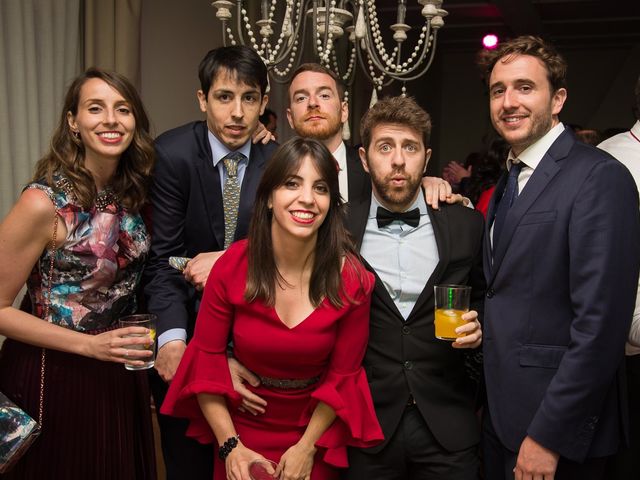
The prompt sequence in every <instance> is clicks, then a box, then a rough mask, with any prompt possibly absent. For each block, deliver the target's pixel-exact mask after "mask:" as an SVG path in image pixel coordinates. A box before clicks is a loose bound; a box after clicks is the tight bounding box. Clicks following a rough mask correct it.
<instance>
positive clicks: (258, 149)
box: [145, 121, 276, 337]
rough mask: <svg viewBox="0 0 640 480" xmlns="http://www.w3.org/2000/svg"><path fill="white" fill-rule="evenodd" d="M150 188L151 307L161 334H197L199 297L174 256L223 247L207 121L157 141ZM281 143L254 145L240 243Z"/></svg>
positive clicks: (217, 184)
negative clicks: (173, 264)
mask: <svg viewBox="0 0 640 480" xmlns="http://www.w3.org/2000/svg"><path fill="white" fill-rule="evenodd" d="M155 147H156V165H155V169H154V173H153V185H152V188H151V208H152V211H151V224H152V232H153V234H152V238H151V253H150V258H149V262H148V265H147V268H146V269H145V283H146V287H145V294H146V296H147V301H148V309H149V311H150V312H151V313H155V314H156V315H158V335H160V334H162V333H164V332H166V331H167V330H169V329H172V328H183V329H185V330H187V335H188V336H189V337H190V336H191V334H192V333H193V327H194V325H195V317H196V309H197V308H196V303H197V301H198V299H199V294H198V293H197V292H196V291H195V289H194V288H193V287H192V286H191V285H190V284H189V283H187V282H186V281H185V279H184V277H183V276H182V274H181V273H180V272H178V271H177V270H175V269H173V268H171V267H170V266H169V263H168V260H169V257H171V256H180V257H195V256H196V255H197V254H199V253H202V252H211V251H219V250H223V248H224V210H223V204H222V189H221V187H220V175H219V173H218V169H217V168H216V167H214V166H213V158H212V154H211V146H210V144H209V138H208V129H207V124H206V122H203V121H200V122H193V123H189V124H187V125H183V126H181V127H178V128H175V129H173V130H169V131H168V132H165V133H163V134H162V135H160V136H159V137H158V138H157V139H156V142H155ZM275 149H276V144H275V143H274V142H270V143H269V144H267V145H262V144H258V145H252V146H251V153H250V159H249V164H248V165H247V169H246V170H245V174H244V178H243V181H242V186H241V189H240V205H239V212H238V223H237V226H236V233H235V240H239V239H242V238H245V237H246V236H247V233H248V228H249V221H250V219H251V212H252V208H253V203H254V200H255V193H256V189H257V187H258V183H259V182H260V178H261V177H262V172H263V170H264V167H265V163H266V162H267V160H268V159H269V158H271V155H272V154H273V152H274V151H275Z"/></svg>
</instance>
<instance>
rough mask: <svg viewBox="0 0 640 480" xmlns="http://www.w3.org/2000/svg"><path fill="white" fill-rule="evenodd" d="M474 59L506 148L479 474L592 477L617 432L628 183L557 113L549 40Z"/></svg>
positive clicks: (621, 423) (635, 259)
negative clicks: (482, 73) (479, 62)
mask: <svg viewBox="0 0 640 480" xmlns="http://www.w3.org/2000/svg"><path fill="white" fill-rule="evenodd" d="M481 66H482V67H483V68H484V70H485V73H486V78H487V84H488V88H489V105H490V114H491V120H492V123H493V125H494V127H495V129H496V130H497V131H498V133H499V134H500V135H501V136H502V137H503V138H504V139H505V140H506V141H507V142H508V143H509V145H510V146H511V151H510V153H509V158H508V162H507V168H508V170H509V172H508V174H506V175H504V176H503V177H502V178H501V179H500V181H499V182H498V185H497V186H496V190H495V192H494V196H493V199H492V200H491V203H490V205H489V211H488V215H487V222H488V228H487V229H486V232H485V243H484V271H485V276H486V279H487V293H486V297H487V298H486V301H485V312H484V323H483V328H484V340H483V341H484V347H483V352H484V371H485V379H486V388H487V397H488V403H487V408H486V409H485V418H484V421H483V446H484V465H485V478H487V479H491V480H500V479H507V478H509V479H512V478H514V475H515V478H516V479H517V480H521V479H526V480H531V479H545V480H549V479H553V478H555V479H558V480H564V479H580V480H586V479H602V478H604V476H603V475H604V473H603V471H604V466H605V462H606V457H607V456H610V455H612V454H613V453H615V452H616V450H617V449H618V448H619V446H620V444H621V442H623V441H624V437H625V432H626V414H627V410H626V405H625V402H624V397H623V392H624V376H623V368H622V367H623V356H624V344H625V339H626V336H627V333H628V331H629V323H630V321H631V317H632V313H633V308H634V303H635V294H636V286H637V282H638V269H639V267H640V221H639V218H638V193H637V190H636V187H635V184H634V181H633V178H632V177H631V175H630V174H629V172H628V171H627V169H626V168H624V166H622V165H621V164H620V163H619V162H617V161H616V160H615V159H614V158H613V157H611V156H610V155H608V154H606V153H604V152H602V151H600V150H598V149H597V148H594V147H591V146H588V145H585V144H583V143H580V142H578V141H576V139H575V137H574V136H573V134H572V133H571V131H570V130H568V129H565V127H564V125H563V124H562V123H561V122H560V120H559V117H558V115H559V114H560V111H561V110H562V107H563V105H564V102H565V100H566V98H567V90H566V80H565V76H566V63H565V62H564V59H563V58H562V57H561V56H560V55H559V54H558V53H557V52H556V51H555V49H554V48H553V47H552V46H551V45H549V44H548V43H546V42H544V41H543V40H541V39H540V38H537V37H520V38H517V39H515V40H512V41H509V42H506V43H504V44H502V45H501V46H500V47H499V48H498V49H497V50H495V51H493V52H490V53H488V54H487V55H486V56H485V57H484V58H483V63H482V65H481Z"/></svg>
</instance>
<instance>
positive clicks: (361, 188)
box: [345, 145, 371, 198]
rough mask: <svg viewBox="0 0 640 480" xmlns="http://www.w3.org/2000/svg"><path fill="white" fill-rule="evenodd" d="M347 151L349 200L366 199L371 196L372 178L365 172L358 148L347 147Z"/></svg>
mask: <svg viewBox="0 0 640 480" xmlns="http://www.w3.org/2000/svg"><path fill="white" fill-rule="evenodd" d="M345 147H346V151H347V183H348V185H349V198H365V197H366V196H367V195H371V177H369V174H368V173H367V172H365V171H364V167H363V166H362V162H361V161H360V155H359V154H358V149H357V148H356V147H350V146H348V145H345Z"/></svg>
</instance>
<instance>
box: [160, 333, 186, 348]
mask: <svg viewBox="0 0 640 480" xmlns="http://www.w3.org/2000/svg"><path fill="white" fill-rule="evenodd" d="M174 340H182V341H183V342H184V343H187V331H186V330H185V329H184V328H172V329H171V330H167V331H166V332H164V333H163V334H162V335H160V336H159V337H158V349H160V348H162V347H163V346H164V345H165V344H167V343H169V342H173V341H174Z"/></svg>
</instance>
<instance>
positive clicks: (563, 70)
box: [477, 35, 567, 92]
mask: <svg viewBox="0 0 640 480" xmlns="http://www.w3.org/2000/svg"><path fill="white" fill-rule="evenodd" d="M517 55H530V56H532V57H536V58H538V59H539V60H540V61H541V62H542V63H543V64H544V66H545V67H546V68H547V78H548V79H549V83H550V84H551V90H552V92H556V91H558V89H560V88H566V86H567V62H566V61H565V59H564V58H563V57H562V55H560V54H559V53H558V51H557V50H556V49H555V47H554V46H553V45H551V44H550V43H547V42H545V41H544V40H543V39H542V38H540V37H535V36H533V35H524V36H521V37H518V38H514V39H513V40H509V41H507V42H505V43H502V44H500V45H499V46H498V48H496V49H495V50H483V51H482V52H481V53H480V55H479V56H478V59H477V63H478V66H479V67H480V68H481V69H482V72H483V76H484V80H485V83H486V84H487V86H489V78H490V77H491V72H492V70H493V67H494V66H495V65H496V63H498V61H502V62H505V63H506V62H509V61H510V60H511V59H512V58H513V57H515V56H517Z"/></svg>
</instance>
